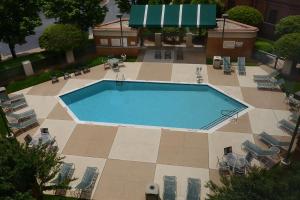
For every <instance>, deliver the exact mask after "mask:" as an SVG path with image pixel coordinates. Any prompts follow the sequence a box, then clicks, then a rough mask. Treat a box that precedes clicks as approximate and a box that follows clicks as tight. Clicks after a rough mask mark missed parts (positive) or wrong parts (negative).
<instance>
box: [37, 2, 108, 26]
mask: <svg viewBox="0 0 300 200" xmlns="http://www.w3.org/2000/svg"><path fill="white" fill-rule="evenodd" d="M41 1H42V7H43V11H44V13H45V15H46V16H47V17H51V18H55V19H57V20H58V22H59V23H62V24H73V25H76V26H78V27H80V29H81V30H83V31H88V29H89V28H90V27H93V26H95V25H96V24H99V23H102V22H103V20H104V18H105V15H106V12H107V8H106V7H105V6H104V7H101V5H100V1H99V0H41Z"/></svg>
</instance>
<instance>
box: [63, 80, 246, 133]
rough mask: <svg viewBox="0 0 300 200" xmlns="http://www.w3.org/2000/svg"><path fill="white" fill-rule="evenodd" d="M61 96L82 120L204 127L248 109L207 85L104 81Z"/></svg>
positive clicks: (173, 126)
mask: <svg viewBox="0 0 300 200" xmlns="http://www.w3.org/2000/svg"><path fill="white" fill-rule="evenodd" d="M60 98H61V100H62V101H63V104H65V105H66V106H67V107H68V108H69V110H70V111H71V112H72V115H73V116H75V117H76V118H77V119H78V120H80V121H85V122H102V123H113V124H131V125H143V126H159V127H172V128H183V129H201V130H209V129H211V128H212V127H214V126H216V125H218V124H220V123H222V122H223V121H225V120H227V119H228V118H230V117H232V115H233V114H236V113H240V112H242V111H243V110H245V109H247V108H248V106H246V105H245V104H243V103H241V102H239V101H237V100H235V99H233V98H231V97H229V96H227V95H226V94H224V93H222V92H220V91H218V90H216V89H214V88H213V87H211V86H209V85H206V84H179V83H178V84H177V83H158V82H137V81H122V82H119V81H113V80H103V81H99V82H97V83H94V84H91V85H89V86H86V87H84V88H81V89H78V90H75V91H72V92H69V93H67V94H64V95H61V96H60Z"/></svg>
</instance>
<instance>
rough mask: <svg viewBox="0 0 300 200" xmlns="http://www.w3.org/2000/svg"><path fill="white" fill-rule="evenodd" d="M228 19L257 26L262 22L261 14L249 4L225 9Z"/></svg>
mask: <svg viewBox="0 0 300 200" xmlns="http://www.w3.org/2000/svg"><path fill="white" fill-rule="evenodd" d="M227 13H228V15H229V16H228V17H229V19H232V20H234V21H238V22H241V23H244V24H248V25H250V26H256V27H257V26H259V25H260V24H261V23H262V22H263V15H262V14H261V13H260V12H259V11H258V10H257V9H255V8H253V7H250V6H235V7H233V8H231V9H230V10H228V11H227Z"/></svg>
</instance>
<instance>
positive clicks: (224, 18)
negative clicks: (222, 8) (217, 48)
mask: <svg viewBox="0 0 300 200" xmlns="http://www.w3.org/2000/svg"><path fill="white" fill-rule="evenodd" d="M222 18H223V29H222V44H221V48H222V50H221V54H222V55H221V56H222V57H223V56H224V55H223V45H224V33H225V24H226V19H227V18H228V14H227V13H224V14H222Z"/></svg>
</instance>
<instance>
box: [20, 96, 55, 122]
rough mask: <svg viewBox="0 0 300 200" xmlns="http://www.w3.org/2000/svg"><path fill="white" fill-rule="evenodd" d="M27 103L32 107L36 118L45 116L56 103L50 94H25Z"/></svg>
mask: <svg viewBox="0 0 300 200" xmlns="http://www.w3.org/2000/svg"><path fill="white" fill-rule="evenodd" d="M25 98H26V101H27V104H28V106H29V107H30V108H32V109H34V111H35V113H36V115H37V118H46V117H47V116H48V115H49V113H50V112H51V111H52V109H53V108H54V106H55V105H56V104H57V102H58V101H57V99H56V98H55V97H52V96H35V95H25Z"/></svg>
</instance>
